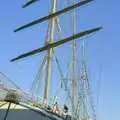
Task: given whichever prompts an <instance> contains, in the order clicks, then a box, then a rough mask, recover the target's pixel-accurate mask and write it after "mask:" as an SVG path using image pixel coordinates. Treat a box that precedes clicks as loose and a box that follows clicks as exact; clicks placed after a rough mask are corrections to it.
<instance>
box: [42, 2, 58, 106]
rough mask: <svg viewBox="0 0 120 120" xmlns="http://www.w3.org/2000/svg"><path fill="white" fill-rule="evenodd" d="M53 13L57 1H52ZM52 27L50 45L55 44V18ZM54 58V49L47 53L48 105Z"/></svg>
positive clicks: (46, 95) (45, 97) (45, 94)
mask: <svg viewBox="0 0 120 120" xmlns="http://www.w3.org/2000/svg"><path fill="white" fill-rule="evenodd" d="M51 2H52V11H51V12H52V13H55V12H56V7H57V0H52V1H51ZM50 22H51V27H50V37H49V38H48V40H49V41H48V42H49V44H52V43H53V42H54V31H55V17H54V18H52V19H51V21H50ZM52 56H53V51H52V48H50V49H48V51H47V66H46V76H45V87H44V100H45V101H44V102H45V103H46V104H48V101H49V94H50V86H51V72H52V69H51V68H52Z"/></svg>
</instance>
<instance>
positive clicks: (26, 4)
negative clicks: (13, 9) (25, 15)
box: [22, 0, 39, 8]
mask: <svg viewBox="0 0 120 120" xmlns="http://www.w3.org/2000/svg"><path fill="white" fill-rule="evenodd" d="M37 1H39V0H30V1H28V2H27V3H25V4H24V5H23V6H22V8H26V7H28V6H29V5H32V4H33V3H35V2H37Z"/></svg>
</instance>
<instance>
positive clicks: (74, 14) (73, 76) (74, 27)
mask: <svg viewBox="0 0 120 120" xmlns="http://www.w3.org/2000/svg"><path fill="white" fill-rule="evenodd" d="M73 4H75V0H73ZM72 17H73V20H72V22H73V35H74V34H76V10H75V9H74V10H73V13H72ZM72 48H73V50H72V114H73V116H74V115H75V103H76V102H77V101H76V95H77V94H76V41H73V42H72ZM74 117H75V116H74Z"/></svg>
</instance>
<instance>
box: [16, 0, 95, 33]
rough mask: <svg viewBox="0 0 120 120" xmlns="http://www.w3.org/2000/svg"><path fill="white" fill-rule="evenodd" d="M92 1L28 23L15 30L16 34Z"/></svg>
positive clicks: (80, 3) (86, 0) (77, 4)
mask: <svg viewBox="0 0 120 120" xmlns="http://www.w3.org/2000/svg"><path fill="white" fill-rule="evenodd" d="M92 1H93V0H84V1H81V2H78V3H76V4H74V5H72V6H69V7H67V8H64V9H62V10H59V11H57V12H55V13H52V14H50V15H48V16H45V17H42V18H39V19H37V20H34V21H32V22H30V23H28V24H26V25H23V26H21V27H18V28H17V29H15V30H14V32H17V31H20V30H23V29H25V28H28V27H31V26H33V25H36V24H38V23H42V22H44V21H46V20H49V19H51V18H53V17H56V16H59V15H62V14H64V13H66V12H68V11H71V10H73V9H75V8H78V7H80V6H83V5H86V4H87V3H89V2H92Z"/></svg>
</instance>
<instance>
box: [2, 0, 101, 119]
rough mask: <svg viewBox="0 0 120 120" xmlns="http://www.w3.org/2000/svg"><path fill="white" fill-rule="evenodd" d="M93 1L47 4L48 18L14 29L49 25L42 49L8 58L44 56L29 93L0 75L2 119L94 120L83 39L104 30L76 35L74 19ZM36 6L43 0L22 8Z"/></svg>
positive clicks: (76, 29)
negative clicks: (64, 4) (48, 8)
mask: <svg viewBox="0 0 120 120" xmlns="http://www.w3.org/2000/svg"><path fill="white" fill-rule="evenodd" d="M93 1H94V0H70V1H69V0H49V2H48V4H50V6H51V7H50V10H49V12H48V13H49V14H48V15H47V16H44V17H40V18H38V19H36V20H33V21H31V22H29V23H27V24H24V25H23V26H20V27H18V28H16V29H15V30H14V32H15V33H16V32H19V31H22V32H23V30H25V29H26V30H27V29H29V28H31V27H33V26H35V25H39V24H45V23H46V26H47V27H46V33H45V34H44V35H45V39H44V40H42V41H44V44H43V47H40V48H35V49H34V50H31V51H30V52H25V53H23V54H21V55H19V56H17V57H15V58H13V59H11V60H10V62H15V61H19V60H22V59H23V60H25V59H24V58H26V60H29V59H28V58H30V57H31V56H32V59H33V60H34V56H35V55H39V54H42V56H41V57H42V60H41V61H40V67H39V70H38V73H37V74H36V77H35V79H34V80H33V83H32V85H31V88H30V90H29V91H24V90H22V89H21V88H20V87H18V86H17V85H15V84H14V83H13V82H12V81H11V80H10V79H9V78H8V77H7V75H5V74H4V73H2V72H0V120H26V119H28V120H96V119H97V118H96V112H95V108H94V103H93V98H92V91H91V86H90V81H89V75H88V72H87V64H86V57H85V55H86V54H85V53H86V48H85V46H86V38H88V37H90V36H91V35H93V34H94V33H96V32H98V31H100V30H101V29H102V27H101V26H97V27H94V28H90V29H86V30H83V31H80V32H79V27H80V26H78V24H79V19H77V18H78V14H79V13H80V10H79V11H78V8H80V7H87V5H90V4H92V2H93ZM38 2H41V0H29V1H27V3H25V4H24V5H23V6H22V8H24V9H25V8H27V7H29V6H31V7H33V6H32V5H33V4H38ZM62 2H66V4H67V5H66V6H64V8H62V9H58V8H59V4H60V3H61V4H62ZM46 3H47V1H46ZM42 7H43V6H41V8H42ZM44 7H46V6H44ZM44 9H45V8H44ZM81 9H82V8H81ZM64 16H67V17H64ZM63 17H64V18H63ZM88 22H89V21H88ZM69 23H70V24H69ZM65 27H67V28H66V29H67V30H68V29H69V30H68V31H69V33H67V32H66V31H65ZM43 29H44V28H43ZM33 38H34V36H33ZM41 38H42V37H41ZM57 50H58V51H57ZM19 62H20V61H19ZM31 69H32V68H31ZM27 75H29V73H27Z"/></svg>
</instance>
